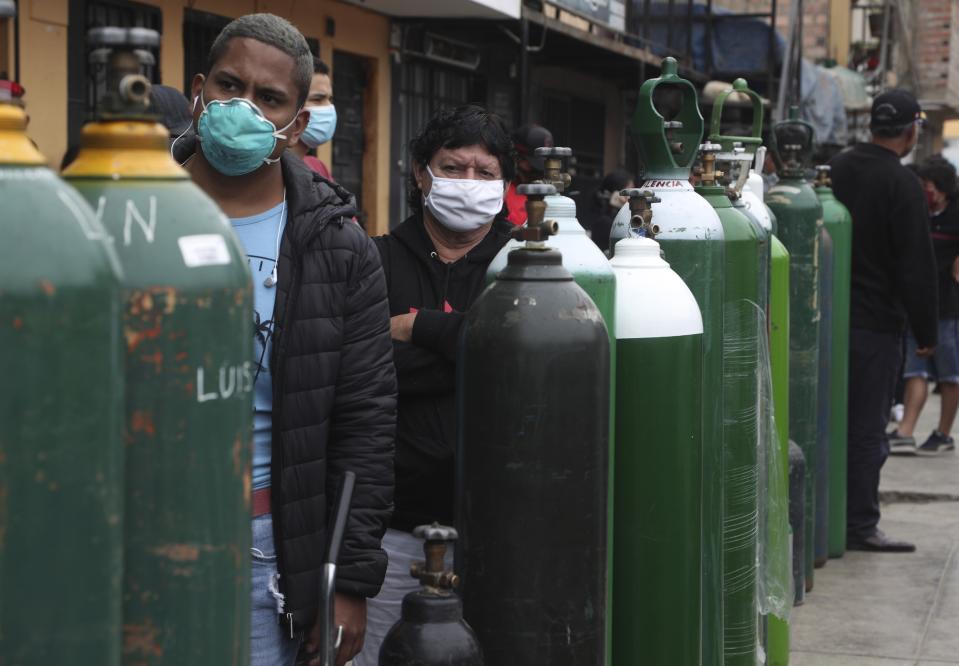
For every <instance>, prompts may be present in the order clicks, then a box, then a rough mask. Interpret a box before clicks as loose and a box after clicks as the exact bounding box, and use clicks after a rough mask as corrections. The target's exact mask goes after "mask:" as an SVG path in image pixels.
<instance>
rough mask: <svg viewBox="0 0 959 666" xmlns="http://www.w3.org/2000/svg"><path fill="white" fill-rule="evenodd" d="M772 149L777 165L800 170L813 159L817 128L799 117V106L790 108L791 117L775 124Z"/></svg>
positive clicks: (785, 168) (784, 168) (782, 167)
mask: <svg viewBox="0 0 959 666" xmlns="http://www.w3.org/2000/svg"><path fill="white" fill-rule="evenodd" d="M772 139H773V141H772V144H773V145H772V151H773V159H774V160H775V162H776V167H777V168H778V169H782V170H790V171H799V170H801V169H802V168H803V167H804V166H805V165H806V164H808V163H809V161H810V160H811V159H812V154H813V151H814V150H815V148H816V130H815V129H814V128H813V126H812V125H810V124H809V123H807V122H806V121H805V120H801V119H800V118H799V107H798V106H792V107H790V108H789V118H788V119H787V120H781V121H779V122H778V123H776V124H775V125H773V131H772Z"/></svg>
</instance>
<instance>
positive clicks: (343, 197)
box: [171, 128, 357, 247]
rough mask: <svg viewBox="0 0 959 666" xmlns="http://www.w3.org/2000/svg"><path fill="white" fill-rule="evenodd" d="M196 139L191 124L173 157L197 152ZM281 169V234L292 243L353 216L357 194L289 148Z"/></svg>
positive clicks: (298, 243) (183, 158) (282, 157)
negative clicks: (283, 196)
mask: <svg viewBox="0 0 959 666" xmlns="http://www.w3.org/2000/svg"><path fill="white" fill-rule="evenodd" d="M197 143H198V141H197V136H196V131H195V130H193V129H192V128H191V129H190V130H189V131H187V133H186V134H184V135H183V136H182V137H180V138H179V139H177V140H176V141H175V142H174V144H173V146H172V148H171V153H172V154H173V159H175V160H176V161H177V163H178V164H183V163H184V162H186V161H187V160H188V159H190V157H192V156H193V155H194V154H195V153H196V149H197ZM280 169H281V170H282V171H283V184H284V186H285V187H286V200H287V210H288V211H289V216H288V220H287V227H286V228H287V231H286V232H284V236H287V237H289V239H290V241H291V242H292V244H293V245H294V246H296V247H302V246H304V245H305V244H306V243H307V242H308V241H309V239H310V238H312V237H313V235H314V234H316V233H317V232H318V231H320V230H321V229H322V228H323V227H325V226H326V225H327V224H329V223H330V222H333V221H336V222H338V223H340V224H342V223H344V222H348V221H350V220H352V218H354V217H356V215H357V209H356V198H355V197H354V196H353V195H352V194H351V193H350V192H348V191H347V190H346V188H344V187H343V186H342V185H340V184H338V183H334V182H333V181H331V180H327V179H326V178H324V177H323V176H321V175H320V174H318V173H316V172H314V171H313V170H312V169H310V168H309V167H308V166H307V165H306V164H304V163H303V160H301V159H299V158H298V157H297V156H296V155H294V154H293V153H291V152H290V151H289V150H284V151H283V154H282V155H280ZM304 222H312V223H310V224H304Z"/></svg>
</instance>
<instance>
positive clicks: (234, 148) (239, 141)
mask: <svg viewBox="0 0 959 666" xmlns="http://www.w3.org/2000/svg"><path fill="white" fill-rule="evenodd" d="M202 95H203V93H202V91H201V93H200V103H201V104H203V112H202V113H200V119H199V121H198V122H197V135H198V137H199V139H200V144H201V146H202V148H203V157H205V158H206V161H207V162H209V163H210V166H212V167H213V168H214V169H216V170H217V171H219V172H220V173H222V174H223V175H224V176H242V175H245V174H248V173H252V172H254V171H256V170H257V169H259V168H260V166H262V165H263V164H276V163H277V162H279V161H280V160H279V158H275V159H271V158H270V155H272V154H273V151H274V150H276V140H277V139H286V135H285V134H283V132H285V131H286V130H287V129H288V128H289V127H290V125H292V124H293V123H294V122H295V121H296V115H294V116H293V120H291V121H290V122H289V123H288V124H287V125H286V127H283V128H282V129H279V130H278V129H277V128H276V125H274V124H273V123H272V122H270V121H269V120H267V118H266V116H264V115H263V112H262V111H260V109H259V108H258V107H257V106H256V105H255V104H253V103H252V102H250V101H249V100H246V99H241V98H239V97H234V98H233V99H227V100H212V101H211V102H209V103H207V102H205V101H203V96H202Z"/></svg>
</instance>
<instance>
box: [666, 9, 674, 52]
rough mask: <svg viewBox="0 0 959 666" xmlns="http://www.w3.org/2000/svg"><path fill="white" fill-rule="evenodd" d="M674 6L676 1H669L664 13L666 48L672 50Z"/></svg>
mask: <svg viewBox="0 0 959 666" xmlns="http://www.w3.org/2000/svg"><path fill="white" fill-rule="evenodd" d="M675 4H676V0H669V1H668V2H667V3H666V8H667V9H666V11H667V15H668V17H669V18H668V20H667V22H666V48H668V49H671V48H673V7H674V6H675Z"/></svg>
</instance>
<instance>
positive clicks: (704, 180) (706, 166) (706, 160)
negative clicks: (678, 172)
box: [694, 143, 726, 187]
mask: <svg viewBox="0 0 959 666" xmlns="http://www.w3.org/2000/svg"><path fill="white" fill-rule="evenodd" d="M722 149H723V147H722V146H720V145H719V144H718V143H704V144H702V145H700V146H699V155H700V166H697V167H696V168H695V169H694V173H695V174H696V175H697V176H699V182H700V184H701V185H703V186H705V187H714V186H716V184H717V181H718V180H719V179H720V178H722V177H723V176H725V175H726V174H725V173H723V172H722V171H717V170H716V153H718V152H719V151H720V150H722Z"/></svg>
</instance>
